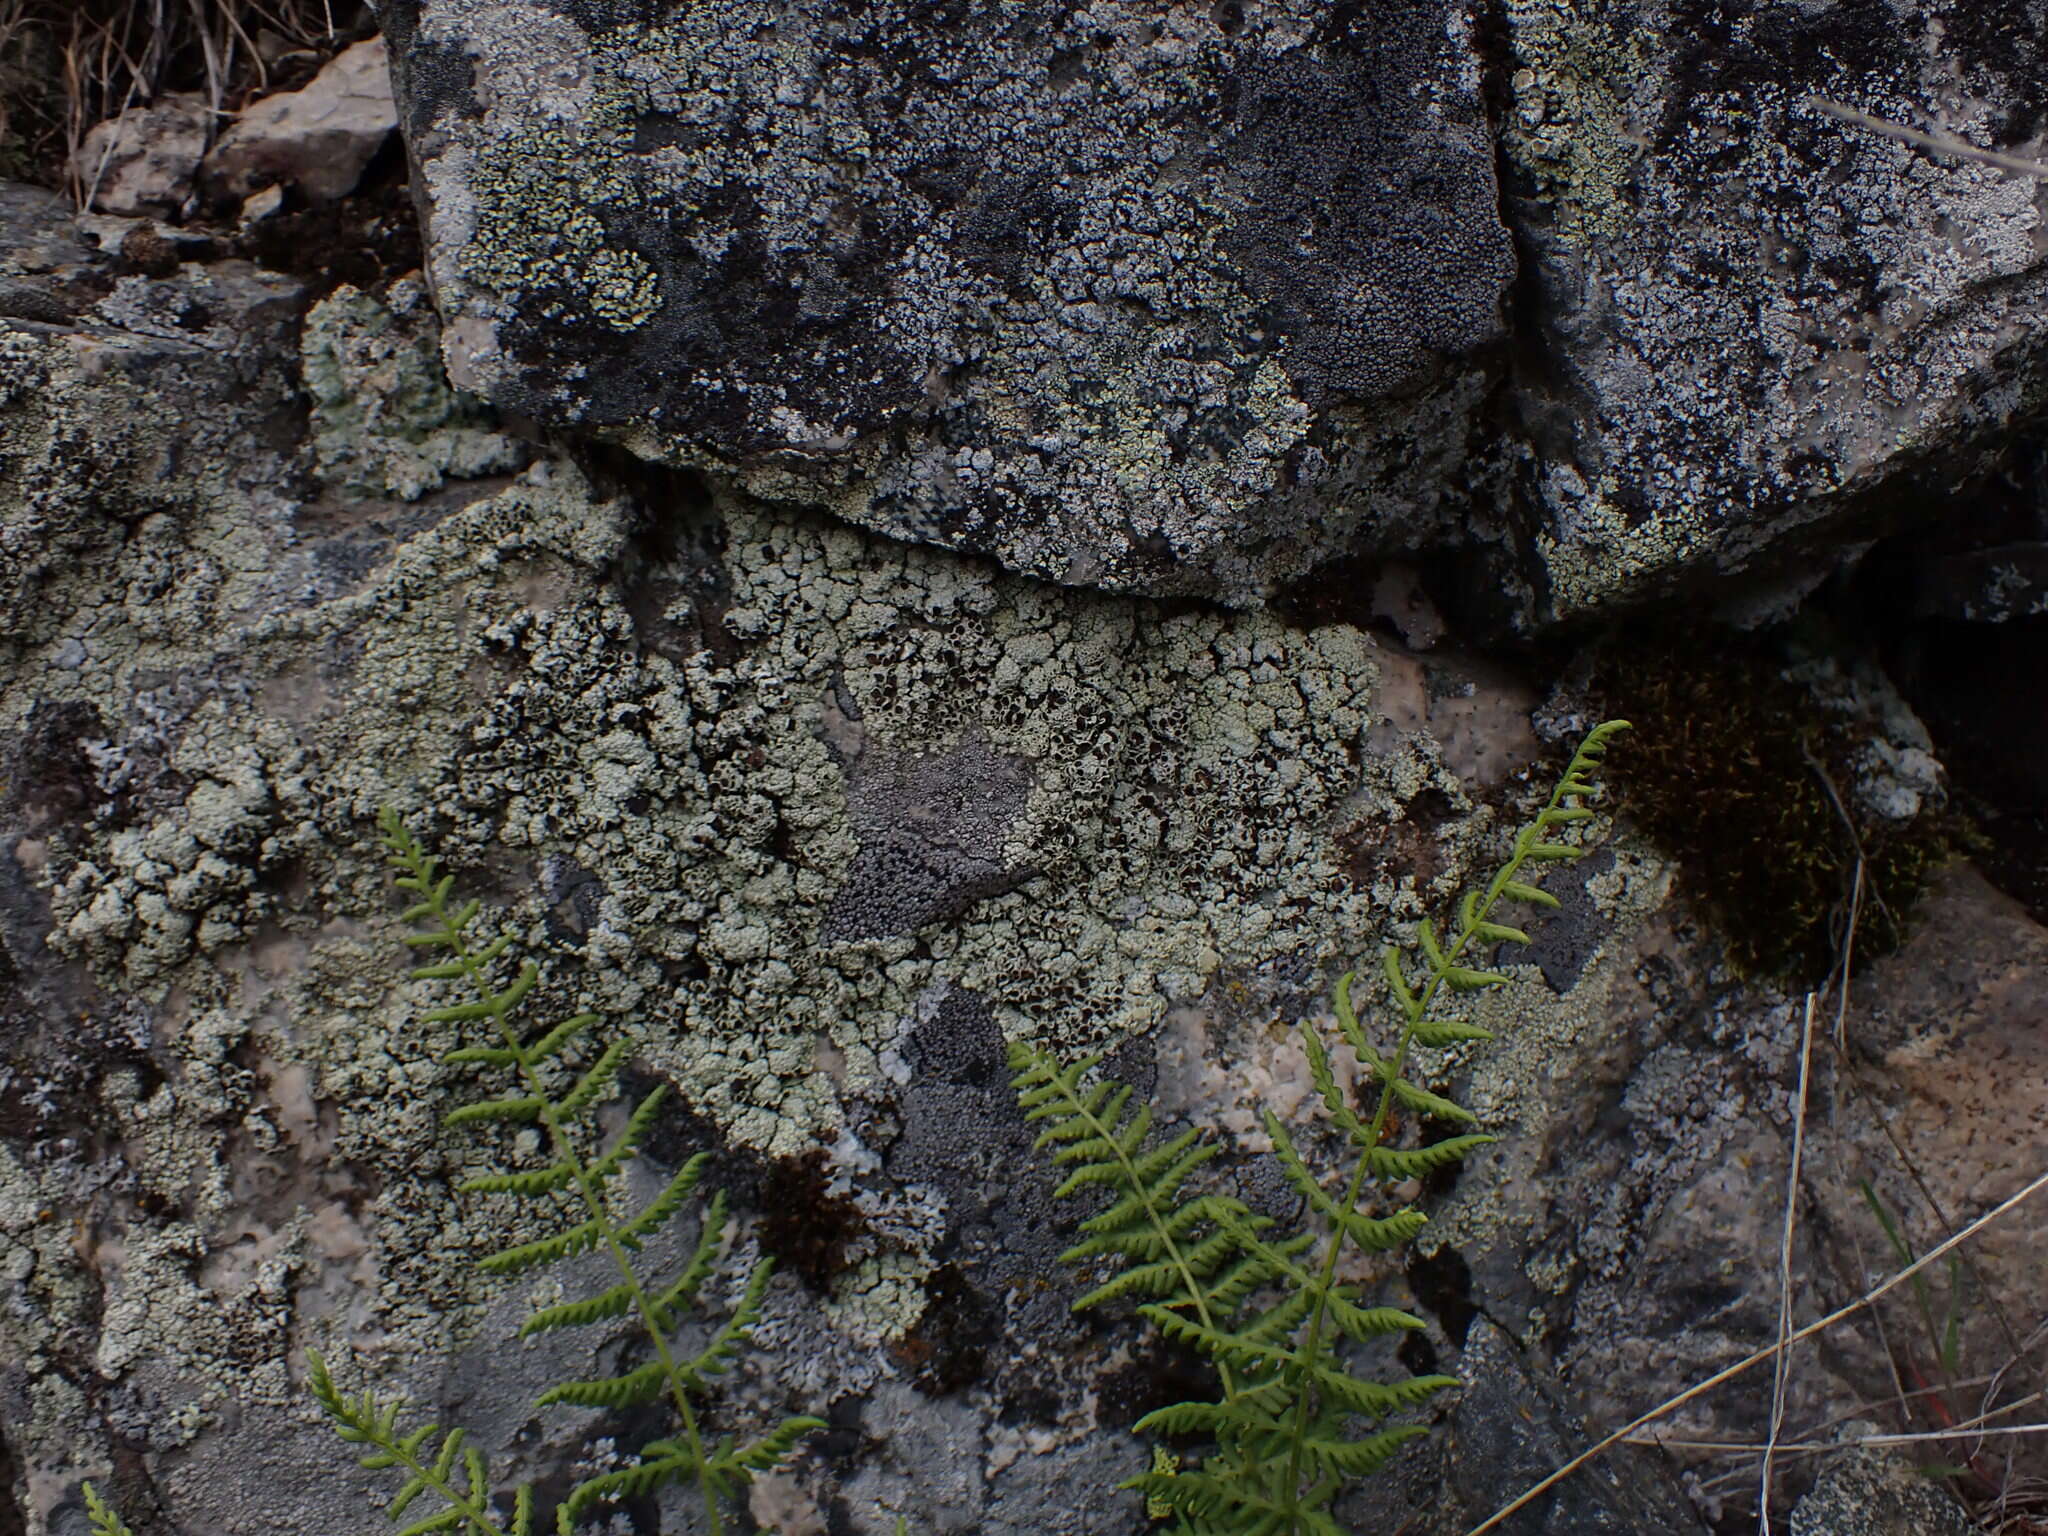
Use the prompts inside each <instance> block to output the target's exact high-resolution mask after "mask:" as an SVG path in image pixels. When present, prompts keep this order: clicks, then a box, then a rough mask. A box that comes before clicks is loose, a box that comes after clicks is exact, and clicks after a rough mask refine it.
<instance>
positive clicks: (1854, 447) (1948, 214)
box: [1501, 0, 2048, 615]
mask: <svg viewBox="0 0 2048 1536" xmlns="http://www.w3.org/2000/svg"><path fill="white" fill-rule="evenodd" d="M1505 18H1506V41H1507V45H1508V48H1509V49H1510V51H1511V54H1512V64H1511V70H1512V74H1511V78H1510V81H1509V85H1510V92H1511V95H1512V105H1511V108H1510V110H1509V113H1508V115H1507V117H1506V119H1505V120H1504V122H1503V123H1502V124H1501V130H1502V137H1503V141H1504V144H1505V147H1506V151H1507V159H1508V162H1509V164H1510V165H1511V167H1512V168H1513V171H1514V175H1513V176H1512V177H1511V178H1510V191H1511V196H1510V204H1509V206H1510V209H1511V215H1510V217H1511V219H1512V221H1513V223H1514V224H1515V226H1516V228H1517V231H1518V234H1519V235H1520V237H1521V239H1522V242H1523V249H1524V251H1525V252H1526V253H1527V255H1528V257H1529V260H1530V268H1531V270H1530V281H1531V283H1532V285H1533V290H1534V293H1533V300H1532V303H1531V304H1530V306H1529V308H1528V310H1527V313H1528V315H1529V317H1530V319H1531V320H1532V321H1533V326H1532V330H1531V333H1530V335H1529V336H1528V337H1527V338H1525V339H1526V340H1528V341H1530V342H1532V343H1538V344H1540V351H1541V354H1542V355H1543V356H1544V357H1545V358H1546V360H1547V363H1548V367H1549V369H1550V377H1549V378H1548V379H1547V380H1534V379H1532V380H1529V381H1526V382H1525V384H1524V386H1523V391H1522V392H1523V397H1524V398H1523V407H1524V408H1523V411H1522V415H1523V418H1524V419H1525V420H1526V421H1528V422H1529V423H1530V424H1531V426H1532V428H1533V429H1534V438H1533V445H1534V449H1535V462H1534V464H1533V465H1532V472H1531V480H1532V488H1533V493H1534V497H1535V501H1536V504H1537V521H1538V528H1537V531H1536V534H1535V538H1534V553H1535V555H1536V557H1537V562H1538V566H1539V567H1540V570H1541V573H1542V578H1541V579H1542V582H1543V585H1544V587H1545V589H1546V599H1545V606H1546V607H1547V608H1548V610H1549V611H1551V612H1553V613H1555V614H1559V615H1566V614H1571V613H1575V612H1582V611H1584V610H1587V609H1590V608H1594V607H1598V606H1600V605H1601V604H1603V603H1608V602H1611V601H1612V600H1614V599H1615V598H1617V597H1625V596H1630V595H1644V594H1648V593H1654V592H1656V591H1659V590H1660V589H1663V588H1665V587H1668V586H1669V584H1670V582H1671V579H1672V578H1673V577H1674V576H1676V575H1678V574H1680V573H1684V572H1691V571H1698V570H1701V569H1703V568H1704V569H1708V570H1715V571H1720V572H1727V571H1730V570H1737V569H1742V568H1745V567H1749V566H1751V565H1754V564H1757V563H1759V562H1763V563H1765V564H1766V565H1767V566H1768V565H1782V566H1788V567H1790V568H1795V569H1802V570H1813V569H1815V568H1818V569H1819V570H1825V569H1826V567H1827V565H1828V563H1829V562H1828V559H1827V557H1826V556H1825V555H1822V556H1819V557H1818V558H1817V557H1816V556H1815V553H1814V551H1815V547H1816V540H1815V538H1814V536H1813V529H1814V526H1815V525H1822V526H1825V525H1827V524H1829V523H1830V522H1839V521H1841V520H1843V519H1845V518H1847V519H1854V518H1857V517H1859V516H1862V515H1866V514H1873V513H1876V512H1879V511H1881V510H1894V509H1893V508H1887V507H1884V506H1883V505H1882V504H1883V503H1885V502H1892V503H1896V502H1898V501H1901V500H1905V501H1910V502H1919V503H1922V504H1926V503H1931V502H1933V501H1935V500H1937V499H1938V498H1939V497H1940V496H1941V495H1942V494H1943V493H1944V492H1945V491H1946V490H1947V489H1949V488H1950V486H1951V485H1953V484H1954V483H1955V481H1957V480H1958V479H1960V478H1962V475H1963V473H1964V472H1965V471H1966V469H1967V467H1968V465H1969V464H1970V462H1971V459H1972V456H1973V455H1975V454H1978V453H1980V452H1982V451H1985V450H1987V449H1988V448H1989V447H1991V446H1992V445H1993V444H1994V443H1995V441H1996V435H1997V433H1998V431H1999V429H2000V428H2001V427H2003V426H2005V425H2008V424H2010V423H2012V422H2014V421H2017V420H2020V419H2022V418H2023V417H2024V416H2025V415H2026V413H2027V412H2029V411H2030V410H2033V409H2038V407H2039V406H2040V404H2041V402H2042V401H2043V399H2044V398H2048V255H2044V254H2043V253H2044V251H2048V245H2044V242H2043V240H2042V238H2041V237H2042V229H2043V224H2042V212H2041V202H2040V195H2039V193H2040V185H2041V184H2040V182H2039V181H2038V180H2036V179H2034V178H2031V177H2028V176H2024V175H2014V174H2011V173H2010V172H2008V171H2006V170H2002V169H1999V168H1996V167H1994V166H1991V165H1987V164H1984V163H1981V162H1978V161H1973V160H1971V159H1969V158H1967V157H1965V156H1959V155H1956V154H1942V153H1930V152H1928V151H1927V150H1925V149H1924V148H1922V147H1919V146H1917V145H1914V144H1909V143H1907V142H1905V141H1904V140H1903V139H1902V138H1901V137H1899V136H1896V135H1892V134H1887V133H1885V132H1882V131H1878V130H1874V129H1872V128H1871V127H1868V126H1860V125H1856V124H1852V123H1850V122H1847V121H1844V120H1843V118H1842V117H1840V116H1837V115H1835V114H1833V113H1831V112H1830V111H1829V110H1828V108H1829V104H1834V105H1836V106H1840V107H1844V108H1847V109H1851V110H1853V111H1860V112H1863V113H1866V114H1874V115H1875V116H1877V117H1879V118H1882V119H1886V120H1890V121H1892V122H1896V123H1900V124H1903V125H1905V126H1906V127H1907V128H1909V129H1911V130H1914V131H1922V130H1932V131H1933V132H1934V133H1936V134H1938V135H1946V136H1949V137H1950V138H1952V139H1954V140H1960V141H1962V142H1963V143H1964V144H1965V145H1976V146H1979V147H1981V148H1983V149H1987V150H2004V151H2008V152H2009V151H2012V150H2014V149H2019V150H2021V151H2022V153H2024V152H2025V151H2026V146H2028V145H2037V144H2038V143H2039V142H2040V138H2039V136H2040V134H2041V132H2042V129H2043V127H2044V113H2048V75H2044V73H2043V69H2042V63H2041V61H2042V59H2043V57H2044V48H2048V20H2044V18H2043V15H2042V12H2041V10H2040V7H2039V6H2037V5H2033V4H2030V3H2028V0H1967V3H1951V0H1912V3H1910V4H1903V5H1894V6H1864V5H1855V4H1848V3H1838V0H1818V3H1813V4H1800V5H1774V6H1743V5H1720V4H1709V5H1697V4H1692V3H1686V0H1654V3H1651V4H1648V5H1642V4H1621V3H1614V0H1509V3H1508V4H1507V5H1506V7H1505Z"/></svg>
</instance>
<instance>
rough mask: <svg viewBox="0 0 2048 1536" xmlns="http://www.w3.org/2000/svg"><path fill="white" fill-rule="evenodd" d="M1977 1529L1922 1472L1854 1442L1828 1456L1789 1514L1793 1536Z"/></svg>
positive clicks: (1905, 1535) (1915, 1534)
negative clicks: (1815, 1480) (1812, 1485)
mask: <svg viewBox="0 0 2048 1536" xmlns="http://www.w3.org/2000/svg"><path fill="white" fill-rule="evenodd" d="M1848 1428H1849V1429H1850V1430H1851V1431H1854V1430H1857V1429H1863V1430H1866V1431H1868V1430H1869V1429H1870V1428H1871V1426H1869V1425H1867V1424H1853V1425H1850V1426H1848ZM1979 1529H1981V1527H1979V1526H1978V1525H1977V1524H1976V1522H1974V1521H1973V1520H1971V1519H1970V1516H1969V1512H1968V1511H1967V1510H1965V1509H1964V1508H1963V1506H1962V1505H1960V1504H1958V1503H1957V1502H1956V1501H1955V1498H1954V1497H1953V1496H1952V1495H1951V1494H1949V1493H1948V1492H1947V1491H1946V1490H1945V1489H1943V1488H1942V1487H1941V1486H1940V1485H1939V1484H1937V1483H1934V1482H1932V1481H1930V1480H1929V1478H1928V1476H1927V1474H1926V1473H1925V1472H1922V1471H1920V1470H1919V1469H1918V1468H1915V1467H1912V1466H1909V1465H1907V1464H1906V1462H1905V1461H1904V1460H1902V1459H1901V1458H1900V1457H1898V1456H1894V1455H1891V1454H1888V1453H1887V1452H1885V1451H1882V1450H1878V1449H1875V1448H1863V1447H1858V1446H1857V1445H1856V1444H1855V1442H1854V1441H1853V1440H1851V1441H1849V1442H1848V1445H1847V1447H1846V1448H1845V1449H1843V1450H1841V1451H1838V1452H1836V1453H1834V1454H1833V1455H1831V1456H1829V1458H1828V1461H1827V1465H1826V1466H1825V1467H1824V1468H1823V1469H1822V1470H1821V1474H1820V1479H1819V1481H1818V1482H1817V1483H1816V1484H1815V1485H1814V1489H1813V1492H1811V1493H1809V1494H1808V1495H1807V1496H1806V1497H1805V1498H1803V1499H1801V1500H1800V1501H1799V1504H1798V1506H1797V1507H1796V1508H1795V1509H1794V1510H1793V1511H1792V1536H1970V1533H1971V1532H1972V1531H1976V1530H1979Z"/></svg>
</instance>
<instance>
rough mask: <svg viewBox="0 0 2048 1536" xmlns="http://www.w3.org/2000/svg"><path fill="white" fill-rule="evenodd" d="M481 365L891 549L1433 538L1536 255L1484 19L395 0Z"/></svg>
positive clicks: (1178, 552)
mask: <svg viewBox="0 0 2048 1536" xmlns="http://www.w3.org/2000/svg"><path fill="white" fill-rule="evenodd" d="M386 24H387V26H388V27H389V28H390V29H391V31H392V33H393V35H394V37H395V38H396V39H397V49H396V60H397V64H398V78H399V80H400V82H401V86H402V91H403V95H404V101H405V114H406V118H407V123H408V128H409V133H410V140H411V144H412V148H413V154H414V156H415V159H416V162H417V165H418V169H419V173H420V178H421V192H422V198H423V204H424V207H425V208H426V210H427V217H428V223H429V228H430V237H431V240H432V242H433V247H434V254H433V259H432V262H431V268H430V272H431V276H432V279H433V282H434V285H435V289H436V293H437V296H438V298H439V301H440V303H441V306H442V309H443V311H444V314H445V315H446V317H447V318H448V320H449V322H450V324H449V328H448V331H447V346H448V360H449V366H450V371H451V372H452V373H453V375H454V376H455V378H456V380H457V382H458V383H460V384H462V385H464V386H465V387H467V388H471V389H474V390H477V391H479V392H480V393H483V394H484V395H486V396H488V397H489V398H491V399H492V400H494V401H495V402H496V403H498V404H500V405H502V406H505V407H507V408H510V409H514V410H517V411H520V412H521V413H524V414H528V415H532V416H536V417H539V418H541V419H543V420H548V421H552V422H560V423H575V424H576V425H578V426H579V427H582V428H585V429H599V430H604V431H607V432H609V433H611V434H613V435H616V436H618V437H620V438H622V439H624V440H626V441H628V442H630V443H631V444H632V445H633V446H634V448H635V450H636V451H639V452H642V453H645V454H647V455H649V456H651V457H657V458H663V459H668V460H672V461H675V462H682V463H691V464H699V465H704V466H708V467H715V468H717V469H718V470H720V471H721V472H723V473H727V474H731V475H733V476H734V477H736V478H737V480H738V481H739V482H740V483H742V484H744V485H746V486H747V487H749V488H750V489H752V490H755V491H757V492H758V493H761V494H764V495H770V496H773V497H775V498H777V499H781V500H789V501H801V502H806V503H814V504H822V505H826V506H829V507H831V508H832V509H833V510H834V511H835V512H837V513H839V514H840V515H841V516H844V517H846V518H848V519H849V520H851V521H854V522H857V523H861V524H864V525H866V526H868V527H871V528H875V529H879V530H881V531H883V532H886V533H889V534H892V535H895V536H897V537H901V538H911V539H919V540H925V541H929V542H935V543H940V544H946V545H950V546H954V547H958V548H963V549H971V550H980V551H985V552H987V553H990V554H993V555H995V556H996V557H997V558H998V559H1000V560H1002V561H1003V562H1004V563H1005V564H1007V565H1010V566H1012V567H1013V568H1016V569H1018V570H1023V571H1028V572H1031V573H1033V574H1037V575H1042V576H1048V577H1051V578H1053V579H1055V580H1058V581H1063V582H1068V583H1072V584H1080V585H1091V586H1099V587H1105V588H1110V589H1117V590H1139V591H1154V592H1170V591H1215V592H1221V593H1223V594H1225V595H1229V596H1233V597H1238V598H1250V597H1253V596H1255V595H1256V594H1257V592H1258V591H1259V590H1260V589H1261V587H1262V585H1263V584H1264V583H1266V582H1267V581H1269V580H1271V579H1272V578H1274V577H1276V576H1287V575H1291V574H1294V573H1296V572H1299V571H1300V570H1302V569H1303V568H1304V567H1305V566H1306V565H1308V564H1310V563H1312V562H1313V561H1314V560H1315V559H1317V558H1318V557H1319V556H1320V555H1321V554H1322V553H1324V552H1326V551H1327V550H1328V549H1330V548H1332V547H1334V546H1336V545H1338V544H1341V543H1342V542H1343V541H1344V540H1345V539H1346V538H1348V537H1349V536H1350V535H1351V534H1352V533H1353V532H1354V531H1357V530H1359V529H1361V528H1365V529H1367V531H1368V532H1369V533H1370V534H1371V535H1372V536H1373V537H1374V538H1375V539H1377V540H1380V541H1382V542H1391V541H1394V540H1398V539H1401V538H1408V539H1422V538H1424V537H1426V536H1429V535H1430V534H1431V533H1432V532H1433V531H1434V530H1435V529H1436V528H1437V526H1438V525H1439V524H1441V522H1442V521H1443V520H1444V513H1443V512H1442V510H1441V507H1442V504H1443V502H1444V492H1443V491H1442V489H1441V482H1442V481H1444V480H1445V479H1447V478H1448V477H1449V476H1451V475H1452V474H1453V473H1454V472H1455V469H1456V466H1457V465H1458V463H1460V462H1461V461H1462V460H1464V459H1465V458H1466V457H1467V456H1468V455H1469V454H1470V453H1471V452H1473V451H1474V450H1473V448H1472V446H1471V445H1470V444H1469V443H1468V441H1467V436H1468V433H1469V431H1470V426H1471V424H1470V422H1469V421H1468V420H1467V419H1466V418H1467V416H1468V414H1469V410H1470V407H1471V404H1472V395H1473V388H1474V386H1473V378H1474V375H1473V373H1472V367H1473V364H1472V361H1471V357H1472V354H1473V353H1474V352H1475V351H1477V350H1479V349H1481V348H1483V347H1484V346H1485V345H1486V344H1487V343H1489V342H1492V341H1494V340H1496V339H1497V338H1498V336H1499V335H1500V313H1499V312H1500V307H1501V301H1502V297H1503V294H1504V292H1505V290H1506V287H1507V284H1508V282H1509V279H1510V278H1511V276H1512V274H1513V259H1512V254H1511V251H1510V248H1509V242H1508V236H1507V232H1506V230H1505V229H1503V228H1502V227H1501V225H1500V222H1499V219H1498V217H1497V205H1498V194H1497V192H1496V189H1495V185H1494V179H1493V158H1492V151H1491V147H1490V146H1489V144H1488V142H1487V136H1486V132H1485V124H1484V119H1483V114H1482V112H1481V104H1480V100H1479V66H1478V61H1477V59H1476V57H1475V56H1474V53H1473V44H1472V38H1471V31H1472V26H1473V21H1472V18H1471V17H1470V16H1469V15H1468V14H1467V13H1466V10H1465V7H1464V6H1463V4H1462V3H1455V0H1429V3H1423V4H1418V5H1412V6H1407V7H1403V8H1402V9H1401V11H1400V12H1399V13H1398V14H1397V15H1388V14H1386V13H1383V12H1379V11H1374V12H1372V13H1371V14H1370V15H1368V14H1367V13H1366V11H1364V10H1362V9H1360V8H1357V7H1351V8H1348V9H1347V8H1345V7H1337V8H1335V10H1334V11H1333V9H1332V8H1331V7H1329V6H1327V5H1325V4H1321V3H1312V0H1292V3H1287V4H1255V5H1250V6H1244V7H1239V6H1236V5H1230V6H1222V7H1210V6H1208V5H1202V6H1173V7H1168V8H1166V9H1165V10H1163V11H1158V12H1155V11H1154V10H1152V9H1150V8H1140V7H1132V6H1120V5H1104V6H1094V7H1090V8H1085V9H1078V10H1077V9H1075V8H1074V7H1072V6H1067V5H1056V4H1051V3H1047V0H1029V3H1020V4H1007V5H1003V6H1001V7H993V8H991V7H977V6H967V5H945V6H929V5H917V4H906V3H888V4H882V5H876V6H864V7H857V8H852V9H849V8H848V7H845V6H841V5H835V4H826V3H822V0H821V3H807V4H800V5H794V6H789V5H771V4H766V3H761V0H748V3H742V4H737V5H732V4H721V5H717V6H688V7H677V8H674V9H672V10H671V11H670V12H669V13H668V14H667V16H666V17H665V19H664V20H662V21H661V22H660V23H659V24H655V25H648V24H643V22H642V20H641V13H640V10H639V9H638V8H636V7H632V6H609V5H604V4H597V5H589V4H547V3H535V4H524V3H522V4H514V5H506V4H501V3H498V0H476V3H471V0H426V3H424V4H422V3H415V0H401V3H397V4H393V5H390V6H388V7H387V8H386Z"/></svg>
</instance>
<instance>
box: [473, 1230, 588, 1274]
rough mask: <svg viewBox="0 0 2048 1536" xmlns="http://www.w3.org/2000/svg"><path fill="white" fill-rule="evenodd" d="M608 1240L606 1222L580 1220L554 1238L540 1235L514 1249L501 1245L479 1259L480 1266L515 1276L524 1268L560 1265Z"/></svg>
mask: <svg viewBox="0 0 2048 1536" xmlns="http://www.w3.org/2000/svg"><path fill="white" fill-rule="evenodd" d="M604 1239H605V1223H604V1222H603V1221H602V1220H601V1219H600V1218H598V1217H595V1216H593V1217H591V1218H590V1219H589V1220H588V1221H579V1222H577V1223H576V1225H575V1226H573V1227H570V1228H568V1229H567V1230H566V1231H562V1232H557V1233H556V1234H555V1235H554V1236H553V1237H543V1238H538V1239H536V1240H535V1241H533V1242H530V1243H521V1244H519V1245H518V1246H517V1247H514V1248H501V1249H499V1250H498V1251H497V1252H496V1253H493V1254H487V1255H486V1256H485V1257H484V1258H482V1259H480V1260H478V1268H480V1269H482V1270H483V1272H484V1273H485V1274H487V1275H516V1274H518V1273H520V1272H521V1271H522V1270H528V1269H535V1268H538V1267H539V1266H540V1265H543V1264H558V1263H560V1262H561V1261H562V1260H563V1259H568V1258H573V1257H575V1256H576V1255H577V1254H579V1253H587V1252H588V1251H589V1250H590V1249H592V1248H595V1247H597V1246H598V1245H599V1244H600V1243H602V1242H603V1241H604Z"/></svg>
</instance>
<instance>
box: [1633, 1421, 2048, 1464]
mask: <svg viewBox="0 0 2048 1536" xmlns="http://www.w3.org/2000/svg"><path fill="white" fill-rule="evenodd" d="M1971 1433H1972V1434H1976V1435H2040V1434H2048V1424H1986V1425H1982V1426H1978V1427H1976V1428H1974V1429H1972V1430H1971ZM1954 1438H1955V1431H1954V1430H1952V1429H1920V1430H1914V1431H1912V1432H1911V1433H1910V1434H1903V1435H1859V1436H1857V1437H1856V1438H1855V1439H1854V1440H1785V1441H1781V1442H1780V1443H1779V1445H1778V1447H1777V1449H1779V1450H1781V1451H1788V1452H1790V1451H1799V1452H1803V1453H1806V1454H1809V1455H1811V1454H1814V1453H1817V1452H1820V1451H1839V1450H1843V1449H1845V1448H1847V1447H1849V1446H1856V1445H1922V1444H1925V1443H1926V1442H1927V1441H1929V1440H1953V1439H1954ZM1623 1443H1624V1444H1626V1445H1643V1446H1653V1447H1655V1448H1657V1449H1658V1450H1665V1451H1720V1452H1740V1453H1742V1454H1744V1455H1748V1456H1754V1455H1755V1454H1756V1453H1757V1452H1758V1451H1761V1450H1765V1449H1766V1447H1764V1446H1761V1445H1758V1444H1756V1443H1755V1442H1754V1441H1751V1440H1668V1439H1666V1438H1665V1437H1664V1436H1662V1435H1630V1436H1629V1437H1628V1438H1627V1439H1626V1440H1625V1441H1624V1442H1623Z"/></svg>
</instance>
